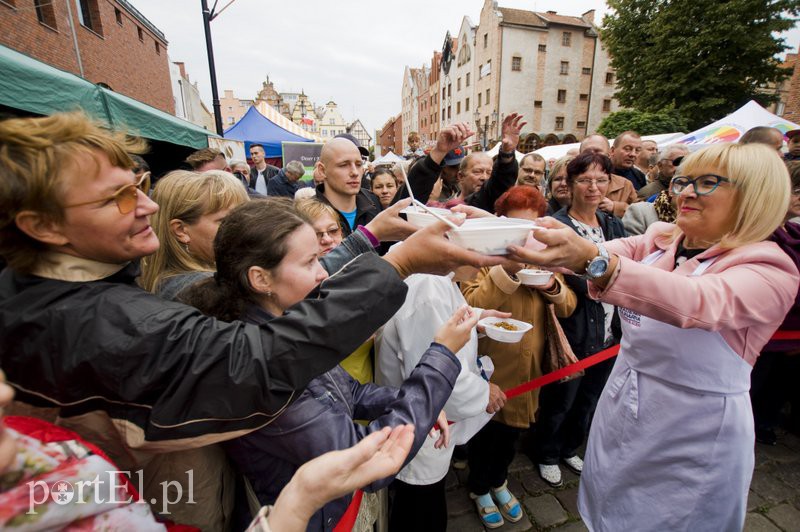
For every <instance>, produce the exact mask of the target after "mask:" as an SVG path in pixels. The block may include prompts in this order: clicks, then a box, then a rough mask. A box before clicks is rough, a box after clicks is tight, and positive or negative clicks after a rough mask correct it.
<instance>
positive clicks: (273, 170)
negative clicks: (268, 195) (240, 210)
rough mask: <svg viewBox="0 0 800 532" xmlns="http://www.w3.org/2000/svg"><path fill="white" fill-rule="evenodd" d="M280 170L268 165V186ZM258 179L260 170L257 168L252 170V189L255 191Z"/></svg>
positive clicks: (265, 180)
mask: <svg viewBox="0 0 800 532" xmlns="http://www.w3.org/2000/svg"><path fill="white" fill-rule="evenodd" d="M279 171H280V168H278V167H277V166H272V165H271V164H268V165H267V167H266V168H264V184H265V185H268V184H269V180H270V179H272V178H273V177H274V176H275V175H276V174H277V173H278V172H279ZM257 178H258V170H257V169H256V167H255V166H253V167H251V168H250V188H252V189H253V190H255V189H256V179H257Z"/></svg>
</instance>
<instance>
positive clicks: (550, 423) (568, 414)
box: [533, 152, 626, 486]
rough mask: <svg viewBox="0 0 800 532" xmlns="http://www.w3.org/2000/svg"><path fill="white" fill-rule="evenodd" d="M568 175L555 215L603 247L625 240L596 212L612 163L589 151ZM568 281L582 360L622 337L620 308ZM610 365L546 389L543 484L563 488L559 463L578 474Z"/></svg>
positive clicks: (539, 452) (539, 432) (539, 429)
mask: <svg viewBox="0 0 800 532" xmlns="http://www.w3.org/2000/svg"><path fill="white" fill-rule="evenodd" d="M566 171H567V186H569V189H570V193H571V196H572V202H571V204H570V206H568V207H564V208H562V209H561V210H559V211H558V212H556V213H555V214H554V215H553V217H554V218H555V219H556V220H558V221H560V222H562V223H564V224H566V225H568V226H570V227H572V228H573V229H574V230H575V232H577V233H578V234H579V235H581V236H582V237H583V238H586V239H587V240H591V241H593V242H595V243H596V244H599V245H602V243H603V242H605V241H608V240H613V239H615V238H620V237H624V236H626V235H625V228H624V226H623V225H622V221H621V220H620V219H619V218H616V217H614V216H612V215H609V214H606V213H604V212H603V211H601V210H599V209H598V206H599V205H600V202H601V201H602V199H603V198H604V197H605V195H606V191H607V189H608V185H609V183H610V181H611V171H612V166H611V160H610V159H609V158H608V157H607V156H605V155H603V154H594V153H588V152H587V153H583V154H581V155H579V156H577V157H575V158H574V159H573V160H572V161H570V162H569V164H568V165H567V168H566ZM564 280H565V281H566V284H567V286H569V287H570V288H571V289H572V290H573V291H574V292H575V294H576V295H577V299H578V302H577V306H576V307H575V311H574V312H573V313H572V315H571V316H569V317H568V318H560V319H559V322H560V323H561V326H562V328H563V329H564V334H565V335H566V336H567V339H568V340H569V343H570V346H571V347H572V350H573V351H574V353H575V356H577V357H578V358H579V359H583V358H586V357H588V356H589V355H592V354H594V353H597V352H598V351H601V350H603V349H605V348H606V347H609V346H611V345H614V344H616V343H617V342H618V341H619V339H620V336H621V332H620V325H619V317H618V316H617V312H616V309H615V308H614V307H613V306H611V305H608V304H606V303H601V302H599V301H595V300H593V299H590V298H589V297H588V291H587V286H586V280H585V279H582V278H580V277H577V276H574V275H567V276H565V278H564ZM612 366H613V360H607V361H605V362H601V363H600V364H597V365H596V366H592V367H590V368H588V369H587V370H586V373H585V375H584V376H583V377H580V378H577V379H573V380H571V381H568V382H565V383H555V384H551V385H549V386H545V387H544V388H542V391H541V392H540V394H539V416H538V418H537V420H536V438H535V442H534V450H533V454H534V459H535V460H536V462H537V463H538V464H539V475H540V476H541V477H542V478H543V479H544V480H545V482H547V483H549V484H551V485H553V486H561V485H562V484H563V480H562V478H561V470H560V468H559V467H558V463H559V461H563V462H564V463H565V464H566V465H567V467H569V468H570V469H571V470H572V471H574V472H575V473H577V474H580V472H581V470H582V468H583V460H582V459H581V458H580V457H579V456H578V454H577V453H578V448H579V447H580V446H581V445H582V444H583V441H584V439H585V437H586V434H587V433H588V430H589V422H590V420H591V417H592V413H593V412H594V409H595V406H596V405H597V400H598V398H599V397H600V392H601V391H602V390H603V386H604V385H605V383H606V379H607V378H608V374H609V372H610V371H611V368H612Z"/></svg>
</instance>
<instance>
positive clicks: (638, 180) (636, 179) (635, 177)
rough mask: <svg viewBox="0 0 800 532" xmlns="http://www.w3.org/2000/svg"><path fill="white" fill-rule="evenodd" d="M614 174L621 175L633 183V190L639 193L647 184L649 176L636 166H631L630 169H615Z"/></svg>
mask: <svg viewBox="0 0 800 532" xmlns="http://www.w3.org/2000/svg"><path fill="white" fill-rule="evenodd" d="M614 173H615V174H617V175H621V176H622V177H624V178H625V179H627V180H628V181H630V182H631V183H633V188H635V189H636V190H637V191H638V190H639V189H640V188H642V187H643V186H645V185H646V184H647V176H646V175H644V172H642V171H641V170H639V169H638V168H636V167H635V166H631V167H630V168H614Z"/></svg>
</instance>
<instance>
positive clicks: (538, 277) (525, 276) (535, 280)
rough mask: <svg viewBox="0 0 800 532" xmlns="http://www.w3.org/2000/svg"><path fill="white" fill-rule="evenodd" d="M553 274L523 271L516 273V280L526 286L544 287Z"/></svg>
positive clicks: (545, 271) (544, 271) (543, 271)
mask: <svg viewBox="0 0 800 532" xmlns="http://www.w3.org/2000/svg"><path fill="white" fill-rule="evenodd" d="M552 276H553V272H549V271H547V270H532V269H525V270H520V271H518V272H517V278H518V279H519V281H520V282H521V283H522V284H524V285H526V286H544V285H546V284H547V283H548V282H550V278H551V277H552Z"/></svg>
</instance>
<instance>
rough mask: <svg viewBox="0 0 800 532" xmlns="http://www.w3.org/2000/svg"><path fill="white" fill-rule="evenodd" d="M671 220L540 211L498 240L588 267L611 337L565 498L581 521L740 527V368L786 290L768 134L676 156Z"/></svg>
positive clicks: (746, 416) (782, 192) (747, 459)
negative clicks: (525, 227)
mask: <svg viewBox="0 0 800 532" xmlns="http://www.w3.org/2000/svg"><path fill="white" fill-rule="evenodd" d="M670 188H671V190H672V193H673V194H674V195H675V196H676V197H677V206H678V217H677V220H676V223H675V225H671V224H665V223H660V222H659V223H655V224H653V225H651V226H650V228H649V229H648V230H647V233H645V234H644V235H640V236H635V237H631V238H626V239H619V240H616V241H613V242H608V243H606V244H605V245H598V244H597V243H593V242H589V241H587V240H584V239H582V238H579V237H577V235H575V233H574V231H572V229H570V228H568V227H565V226H564V225H563V224H560V223H558V222H556V221H554V220H547V219H545V220H542V221H541V223H543V224H545V225H547V226H548V227H549V230H548V231H540V232H539V233H537V239H539V240H541V241H542V242H544V243H545V244H546V245H547V248H546V249H544V250H541V251H536V252H534V251H530V250H525V249H522V248H518V247H513V248H511V252H512V254H514V255H516V256H519V257H520V258H524V259H525V260H529V261H531V262H536V263H538V264H543V265H547V266H550V267H565V268H568V269H570V270H572V271H574V272H577V273H579V274H581V275H583V276H584V277H586V278H588V279H589V281H588V285H589V296H590V297H592V298H594V299H598V300H600V301H602V302H604V303H609V304H613V305H617V306H618V308H619V309H620V317H621V322H622V328H623V341H622V346H621V349H620V353H619V356H617V359H616V362H615V364H614V368H613V371H612V372H611V375H610V377H609V379H608V383H607V384H606V387H605V388H604V390H603V393H602V395H601V397H600V401H599V403H598V406H597V411H596V413H595V416H594V420H593V421H592V429H591V433H590V435H589V443H588V446H587V449H586V462H585V464H584V469H583V475H582V477H581V484H580V492H579V509H580V512H581V516H582V517H583V519H584V522H585V523H586V524H587V526H588V527H589V528H590V529H591V530H598V531H611V530H644V531H648V530H741V529H742V527H743V526H744V518H745V512H746V508H747V494H748V488H749V485H750V480H751V477H752V473H753V464H754V455H753V440H754V430H753V414H752V409H751V406H750V396H749V395H748V389H749V387H750V371H751V369H752V366H753V363H754V362H755V359H756V357H757V356H758V353H759V351H760V350H761V348H762V347H763V346H764V344H766V342H767V341H768V340H769V338H770V337H771V336H772V334H773V333H774V332H775V330H776V329H777V328H778V326H779V325H780V323H781V321H782V320H783V317H784V315H785V314H786V312H787V311H788V310H789V309H790V307H791V306H792V304H793V303H794V301H795V297H796V295H797V288H798V279H800V275H798V271H797V268H796V266H795V264H794V262H793V261H792V259H790V258H789V257H788V256H787V255H786V253H784V252H783V251H782V250H781V249H780V247H778V245H776V244H775V243H774V242H766V241H765V239H766V238H767V237H769V236H770V235H771V234H772V233H773V232H774V231H775V229H776V228H777V227H778V226H779V225H780V224H781V223H782V222H783V218H784V215H785V214H786V212H787V208H788V205H789V198H790V186H789V176H788V174H787V171H786V167H785V166H784V165H783V163H782V162H781V160H780V158H778V157H776V156H775V152H774V151H773V150H771V149H770V148H768V147H766V146H762V145H757V144H746V145H743V144H717V145H713V146H710V147H708V148H705V149H702V150H700V151H698V152H695V153H693V154H691V155H689V156H687V157H686V159H684V161H683V163H682V164H681V166H680V168H678V171H677V173H676V175H675V176H674V177H673V178H672V181H671V184H670Z"/></svg>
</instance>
